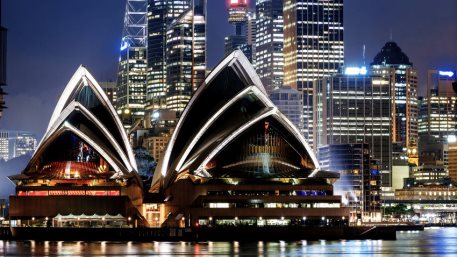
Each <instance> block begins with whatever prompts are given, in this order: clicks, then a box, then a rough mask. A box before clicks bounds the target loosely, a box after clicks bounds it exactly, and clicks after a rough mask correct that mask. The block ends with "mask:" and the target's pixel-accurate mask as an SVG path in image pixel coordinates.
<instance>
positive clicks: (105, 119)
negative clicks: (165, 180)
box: [23, 66, 137, 176]
mask: <svg viewBox="0 0 457 257" xmlns="http://www.w3.org/2000/svg"><path fill="white" fill-rule="evenodd" d="M72 141H75V142H76V143H75V142H72ZM79 142H81V143H79ZM78 143H79V144H80V145H81V147H82V145H83V144H84V146H85V147H86V149H85V150H87V149H89V148H90V151H94V152H95V153H96V155H97V156H99V157H100V158H102V159H103V162H106V163H107V164H108V166H109V173H110V174H114V175H115V176H123V175H136V170H137V167H136V162H135V159H134V155H133V152H132V149H131V147H130V144H129V142H128V140H127V135H126V133H125V130H124V129H123V127H122V123H121V121H120V119H119V117H118V115H117V113H116V111H115V110H114V107H113V106H112V105H111V103H110V101H109V99H108V97H107V96H106V95H105V93H104V91H103V90H102V88H101V87H100V85H99V84H98V83H97V81H96V80H95V79H94V77H93V76H92V75H91V74H90V73H89V71H87V69H86V68H84V67H83V66H80V67H79V68H78V70H77V71H76V72H75V74H74V75H73V77H72V78H71V79H70V81H69V82H68V84H67V86H66V87H65V89H64V91H63V93H62V95H61V96H60V99H59V101H58V103H57V105H56V107H55V109H54V112H53V114H52V117H51V120H50V121H49V125H48V128H47V130H46V133H45V134H44V136H43V139H42V140H41V142H40V143H39V145H38V147H37V150H36V151H35V153H34V154H33V156H32V159H31V160H30V162H29V164H28V166H27V167H26V168H25V170H24V172H23V174H24V175H31V174H34V173H39V172H42V171H43V169H45V168H46V165H49V163H52V162H54V163H55V162H58V163H67V165H70V166H72V167H83V166H84V165H86V166H87V163H86V164H81V162H83V161H82V160H81V158H79V159H80V160H79V162H80V163H79V164H78V161H76V160H75V159H74V157H71V156H74V155H75V154H73V153H74V152H75V151H78V150H75V149H74V146H75V145H76V146H78ZM70 146H73V149H72V148H71V147H70ZM81 151H82V149H81ZM87 158H89V157H87ZM51 166H52V165H51ZM68 169H69V168H68ZM132 172H133V173H132Z"/></svg>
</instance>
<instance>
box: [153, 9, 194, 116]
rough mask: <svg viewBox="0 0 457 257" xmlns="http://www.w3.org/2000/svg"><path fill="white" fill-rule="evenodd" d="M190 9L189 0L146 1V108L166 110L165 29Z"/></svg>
mask: <svg viewBox="0 0 457 257" xmlns="http://www.w3.org/2000/svg"><path fill="white" fill-rule="evenodd" d="M190 7H191V0H149V1H148V37H147V41H148V72H147V73H148V75H147V76H148V78H147V80H148V82H147V102H148V105H149V106H148V108H151V109H154V110H158V109H165V108H166V94H167V65H166V60H167V57H166V56H167V55H166V42H167V28H168V26H169V25H170V24H171V22H172V21H173V20H174V19H176V18H177V17H178V16H179V15H181V14H182V13H184V12H185V11H186V10H188V9H189V8H190Z"/></svg>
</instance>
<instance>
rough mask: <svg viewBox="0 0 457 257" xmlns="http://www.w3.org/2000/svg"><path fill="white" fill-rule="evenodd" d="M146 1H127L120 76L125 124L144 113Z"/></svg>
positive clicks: (120, 102)
mask: <svg viewBox="0 0 457 257" xmlns="http://www.w3.org/2000/svg"><path fill="white" fill-rule="evenodd" d="M146 13H147V0H127V3H126V7H125V16H124V29H123V32H122V42H121V49H120V50H121V54H120V58H119V68H118V78H117V86H116V87H117V96H118V98H117V101H116V106H117V112H118V114H119V115H120V117H121V120H122V122H123V124H124V126H125V127H127V128H128V127H130V126H131V125H132V124H133V123H134V122H135V120H137V119H141V118H143V116H144V107H145V102H146V73H147V58H146V34H147V17H146Z"/></svg>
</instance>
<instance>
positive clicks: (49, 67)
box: [0, 0, 457, 135]
mask: <svg viewBox="0 0 457 257" xmlns="http://www.w3.org/2000/svg"><path fill="white" fill-rule="evenodd" d="M379 2H381V1H379ZM394 2H395V1H387V0H386V1H382V3H378V2H377V3H370V4H368V3H364V2H362V1H355V0H352V1H345V8H344V9H345V10H344V11H345V30H346V31H345V34H346V35H345V64H346V66H352V65H355V66H359V65H360V64H363V58H362V48H363V44H365V45H366V55H365V64H366V65H368V64H369V63H370V62H371V61H372V60H373V58H374V55H375V54H376V53H377V52H378V51H379V50H380V49H381V48H382V46H383V45H384V44H385V42H387V41H389V40H390V38H392V39H393V41H395V42H397V43H398V45H399V46H400V47H401V48H402V49H403V50H404V52H405V53H406V54H407V55H408V56H409V57H410V59H411V61H412V62H413V63H414V65H415V66H416V67H417V68H418V70H419V93H420V94H421V95H423V94H424V93H425V88H426V71H427V70H428V69H446V70H448V69H450V70H456V64H455V63H453V60H455V59H457V50H456V49H455V48H453V47H452V46H453V45H455V44H456V43H457V29H456V27H457V25H456V24H457V22H455V21H456V20H457V18H456V17H455V16H453V15H452V12H451V10H454V9H455V8H451V6H453V5H455V6H456V7H457V3H456V2H454V1H440V4H437V5H435V6H428V5H427V2H426V1H418V2H417V3H416V6H415V12H414V13H411V12H409V11H408V9H407V7H408V4H407V3H397V2H395V4H396V6H397V8H395V9H391V8H390V7H389V6H390V5H391V4H393V3H394ZM250 4H251V6H252V5H253V4H254V1H253V0H251V1H250ZM88 6H89V8H86V7H88ZM106 6H109V7H110V8H109V12H108V11H107V8H106ZM442 6H447V8H442ZM124 7H125V1H97V3H93V4H92V3H91V4H90V5H88V4H87V2H85V1H78V2H77V3H76V2H75V3H72V4H69V5H66V6H64V5H63V4H61V3H58V1H46V2H40V4H37V3H34V2H30V1H14V3H13V2H12V1H5V2H4V8H3V18H2V20H3V24H4V26H5V27H7V28H8V33H9V38H8V40H9V41H8V87H7V88H6V90H7V92H8V93H9V95H8V96H7V97H6V102H7V106H8V107H9V109H7V110H6V112H5V116H4V118H3V119H2V120H0V128H2V129H18V130H24V129H27V130H31V131H33V132H35V133H37V134H38V135H41V134H42V133H43V132H44V129H45V126H46V122H45V120H46V118H47V117H49V116H50V114H51V111H52V106H53V105H54V104H55V102H56V101H57V97H58V96H59V92H60V90H61V86H60V85H61V84H62V83H64V82H65V81H66V80H68V78H69V77H70V76H71V72H72V70H74V68H75V67H77V66H78V65H79V64H81V63H84V64H86V66H88V67H89V68H91V69H92V70H93V71H94V75H95V77H96V78H97V79H98V80H100V81H109V80H115V79H116V72H117V60H118V58H119V45H120V39H121V32H122V17H123V12H124ZM386 8H390V9H389V12H383V11H379V10H386ZM434 8H436V9H437V10H438V9H439V10H440V12H434V11H433V10H434ZM16 10H21V12H22V13H23V14H24V15H23V16H22V15H21V16H22V17H27V18H25V19H24V18H21V19H18V18H19V17H16V16H15V15H14V14H15V13H16ZM56 10H60V12H55V11H56ZM78 10H79V11H81V12H78ZM407 11H408V12H407ZM80 13H83V15H80ZM215 13H217V14H218V15H215ZM354 13H355V14H354ZM434 13H437V14H434ZM40 14H45V15H44V16H41V17H40V19H38V17H37V15H40ZM425 14H427V17H429V19H421V18H420V17H422V16H424V15H425ZM226 16H227V11H226V3H225V1H222V0H220V1H211V2H209V3H208V20H209V24H208V42H207V44H208V67H210V68H211V67H214V65H215V64H216V62H217V61H216V60H220V59H221V57H222V56H223V54H224V51H223V48H224V44H223V39H224V36H226V35H227V34H229V33H231V32H232V30H233V28H232V26H231V25H230V24H229V23H228V22H227V18H226ZM221 17H222V18H221ZM53 20H59V21H61V22H59V24H55V23H52V21H53ZM32 21H33V22H34V23H35V24H37V26H38V27H42V28H49V29H43V30H37V31H38V32H34V33H32V34H31V36H30V37H29V38H30V40H24V38H27V37H26V35H25V33H28V32H29V30H27V29H26V26H27V28H28V24H29V23H30V22H32ZM408 21H409V22H410V23H414V24H415V25H418V26H409V25H408V24H409V22H408ZM51 25H52V26H51ZM88 26H92V27H88ZM371 28H373V29H371ZM437 28H438V29H437ZM66 29H69V30H72V31H73V33H67V34H65V35H63V34H62V33H61V32H62V31H64V30H66ZM418 37H420V39H421V40H419V42H421V43H420V44H417V43H416V42H418V39H417V38H418ZM437 38H438V39H440V40H436V39H437ZM86 39H90V40H86ZM443 39H446V40H443ZM67 49H68V50H67ZM421 49H429V50H428V51H421ZM430 49H431V50H430ZM64 61H65V63H67V64H66V65H62V64H61V63H63V62H64ZM38 63H40V65H38ZM24 71H28V73H29V76H23V72H24ZM56 74H58V75H56ZM57 81H58V82H60V83H57ZM32 84H33V85H34V86H31V85H32ZM45 98H48V99H49V100H48V101H45V100H43V99H45ZM24 102H27V103H28V105H27V106H25V105H23V104H22V103H24ZM31 110H33V111H31Z"/></svg>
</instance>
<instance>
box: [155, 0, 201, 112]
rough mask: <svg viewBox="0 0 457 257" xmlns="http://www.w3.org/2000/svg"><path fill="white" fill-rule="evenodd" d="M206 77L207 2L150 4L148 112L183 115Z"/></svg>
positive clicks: (161, 1)
mask: <svg viewBox="0 0 457 257" xmlns="http://www.w3.org/2000/svg"><path fill="white" fill-rule="evenodd" d="M205 73H206V0H149V5H148V86H147V102H148V107H147V109H150V110H162V109H171V110H175V111H178V112H179V111H182V110H183V109H184V107H185V105H186V104H187V102H188V101H189V99H190V96H191V94H192V92H193V90H195V89H196V87H198V86H199V85H200V83H201V82H202V81H203V80H204V78H205Z"/></svg>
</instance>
